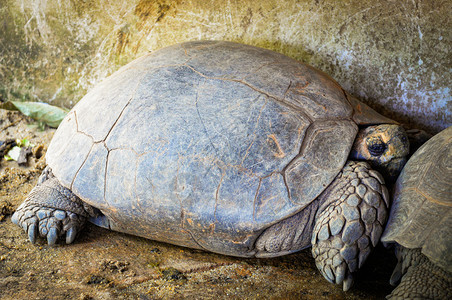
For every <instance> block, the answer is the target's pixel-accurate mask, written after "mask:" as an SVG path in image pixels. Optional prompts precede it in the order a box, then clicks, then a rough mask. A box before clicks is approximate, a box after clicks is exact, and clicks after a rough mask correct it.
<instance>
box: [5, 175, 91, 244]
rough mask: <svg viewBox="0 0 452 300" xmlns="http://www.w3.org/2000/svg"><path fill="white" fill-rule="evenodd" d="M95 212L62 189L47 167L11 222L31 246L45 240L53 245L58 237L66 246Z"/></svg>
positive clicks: (68, 191) (69, 192)
mask: <svg viewBox="0 0 452 300" xmlns="http://www.w3.org/2000/svg"><path fill="white" fill-rule="evenodd" d="M94 214H95V213H94V208H93V207H91V206H89V205H87V204H85V203H83V202H82V201H81V200H80V199H79V198H78V197H77V196H76V195H74V194H73V193H72V192H71V191H70V190H69V189H67V188H65V187H63V186H62V185H61V184H60V183H59V182H58V180H57V179H56V178H55V177H54V176H53V174H52V173H51V170H50V169H49V168H48V167H47V168H46V169H45V170H44V171H43V173H42V175H41V177H40V178H39V180H38V185H36V186H35V187H34V188H33V189H32V190H31V192H30V194H29V195H28V197H27V199H26V200H25V201H24V202H23V203H22V204H21V205H20V206H19V207H18V208H17V210H16V212H15V213H14V214H13V216H12V218H11V220H12V221H13V223H15V224H17V225H19V226H21V227H22V228H23V229H24V230H25V232H26V233H27V234H28V238H29V239H30V241H31V242H32V243H33V244H34V243H35V242H36V237H37V236H38V235H39V236H41V237H47V242H48V244H49V245H54V244H55V242H56V241H57V239H58V237H60V236H62V235H64V234H65V235H66V243H67V244H70V243H72V242H73V241H74V239H75V237H76V235H77V233H78V232H79V231H80V229H81V228H82V227H83V225H84V223H85V221H86V219H87V218H88V217H89V216H93V215H94Z"/></svg>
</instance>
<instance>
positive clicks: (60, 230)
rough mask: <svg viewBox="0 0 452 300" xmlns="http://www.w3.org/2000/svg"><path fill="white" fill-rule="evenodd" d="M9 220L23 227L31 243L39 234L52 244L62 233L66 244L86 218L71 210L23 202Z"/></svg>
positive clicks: (70, 241) (34, 241) (75, 234)
mask: <svg viewBox="0 0 452 300" xmlns="http://www.w3.org/2000/svg"><path fill="white" fill-rule="evenodd" d="M11 220H12V221H13V223H14V224H17V225H19V226H20V227H22V228H23V229H24V231H25V232H26V233H27V235H28V239H29V240H30V242H31V243H33V244H34V243H36V238H37V236H41V237H43V238H46V239H47V243H48V244H49V245H51V246H53V245H55V244H56V242H57V240H58V238H59V237H60V236H62V235H66V244H70V243H72V242H73V241H74V240H75V237H76V236H77V233H78V231H79V229H80V228H81V227H82V226H83V224H84V222H85V220H86V218H85V217H84V216H80V215H77V214H75V213H72V212H67V211H63V210H58V209H54V208H49V207H42V206H37V205H36V204H29V205H27V203H26V202H25V205H21V206H20V207H19V208H18V209H17V210H16V212H15V213H14V214H13V216H12V218H11Z"/></svg>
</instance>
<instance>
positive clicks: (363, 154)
mask: <svg viewBox="0 0 452 300" xmlns="http://www.w3.org/2000/svg"><path fill="white" fill-rule="evenodd" d="M409 148H410V147H409V142H408V136H407V134H406V132H405V130H404V129H403V128H402V127H401V126H399V125H393V124H383V125H375V126H368V127H366V128H364V129H361V130H360V131H359V132H358V135H357V137H356V139H355V143H354V145H353V148H352V151H351V153H350V157H351V158H352V159H358V160H366V161H368V162H369V163H370V164H371V165H372V166H373V167H374V168H375V169H377V170H378V171H380V172H381V173H382V174H383V176H385V177H386V178H387V179H389V180H390V181H391V182H392V181H393V180H395V179H396V178H397V176H398V175H399V173H400V172H401V171H402V168H403V166H404V165H405V163H406V157H407V155H408V153H409Z"/></svg>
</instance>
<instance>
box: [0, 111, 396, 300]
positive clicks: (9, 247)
mask: <svg viewBox="0 0 452 300" xmlns="http://www.w3.org/2000/svg"><path fill="white" fill-rule="evenodd" d="M30 124H33V121H32V120H30V119H28V118H25V117H23V116H21V115H20V114H19V113H15V112H6V111H3V110H0V141H2V140H5V139H8V138H13V139H17V138H20V139H23V138H28V139H29V140H31V142H32V143H33V144H35V151H34V154H33V155H32V157H30V158H29V160H28V166H27V167H22V166H21V167H19V166H18V165H17V163H16V162H6V161H4V160H2V161H1V163H0V299H382V298H384V296H385V295H387V294H389V293H390V291H391V289H392V287H391V286H390V285H389V284H388V281H389V277H390V274H391V272H392V268H393V266H394V265H395V258H394V257H393V255H392V253H391V252H389V251H387V250H386V249H384V248H382V247H381V246H380V247H378V249H377V251H376V252H375V253H374V254H373V255H371V257H370V259H369V261H368V263H367V264H366V265H365V267H364V269H362V270H361V271H360V272H359V273H358V274H357V276H356V280H355V285H354V287H353V288H352V289H351V290H350V291H349V292H347V293H344V292H343V291H342V287H340V286H335V285H332V284H330V283H328V282H327V281H326V280H325V279H323V277H322V276H321V275H320V274H319V272H318V271H317V269H316V267H315V264H314V260H313V259H312V256H311V253H310V249H307V250H305V251H301V252H299V253H297V254H293V255H289V256H285V257H280V258H274V259H239V258H234V257H226V256H222V255H217V254H213V253H207V252H203V251H198V250H192V249H187V248H181V247H176V246H172V245H168V244H164V243H159V242H154V241H150V240H146V239H143V238H138V237H134V236H130V235H126V234H122V233H117V232H111V231H107V230H105V229H102V228H98V227H96V226H94V225H91V224H88V225H87V226H86V227H85V229H84V231H83V232H82V234H80V235H79V236H78V238H77V239H76V241H75V243H74V244H72V245H63V244H59V245H57V246H55V247H49V246H47V245H46V244H45V243H44V242H43V241H39V242H38V243H37V244H36V245H32V244H31V243H30V242H28V240H27V236H26V235H25V233H24V232H23V231H22V229H21V228H19V227H18V226H16V225H14V224H12V223H11V214H12V213H13V212H14V210H15V209H16V207H17V206H18V205H19V204H20V203H21V202H22V201H23V199H24V198H25V196H26V195H27V193H28V192H29V191H30V190H31V188H32V187H33V186H34V184H35V183H36V180H37V178H38V176H39V174H40V172H41V171H42V169H43V167H44V166H45V161H44V157H40V156H41V154H44V153H45V149H46V147H47V145H48V144H49V141H50V139H51V137H52V135H53V132H54V130H52V129H46V130H44V131H39V130H38V129H37V128H36V127H33V126H30ZM36 147H41V150H40V151H36ZM36 152H37V153H36ZM39 152H42V153H39ZM39 157H40V158H39Z"/></svg>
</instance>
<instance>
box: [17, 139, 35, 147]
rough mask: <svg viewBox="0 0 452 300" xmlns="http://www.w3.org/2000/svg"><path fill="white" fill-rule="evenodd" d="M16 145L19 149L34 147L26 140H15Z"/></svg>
mask: <svg viewBox="0 0 452 300" xmlns="http://www.w3.org/2000/svg"><path fill="white" fill-rule="evenodd" d="M16 145H17V146H18V147H20V148H22V147H25V148H28V147H32V148H33V147H34V146H35V145H33V144H32V143H31V142H30V141H29V140H28V139H23V140H19V139H17V140H16Z"/></svg>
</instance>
